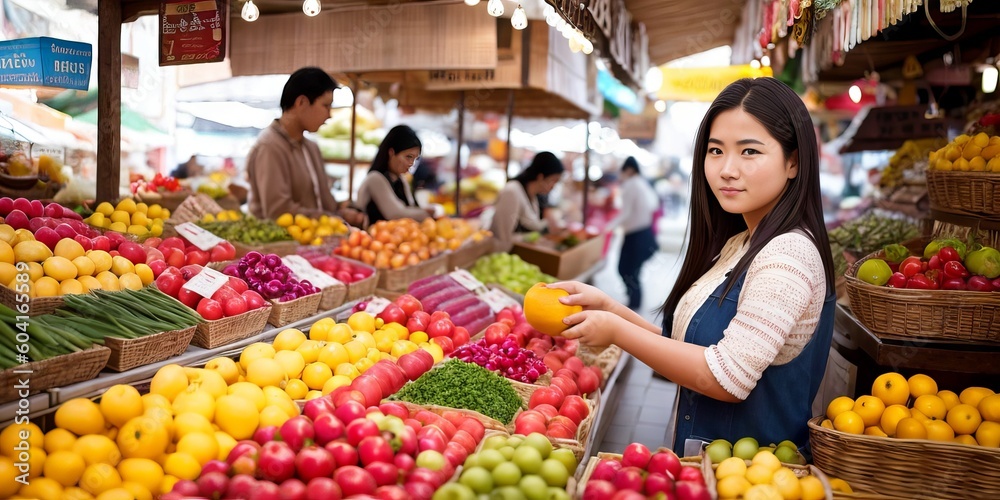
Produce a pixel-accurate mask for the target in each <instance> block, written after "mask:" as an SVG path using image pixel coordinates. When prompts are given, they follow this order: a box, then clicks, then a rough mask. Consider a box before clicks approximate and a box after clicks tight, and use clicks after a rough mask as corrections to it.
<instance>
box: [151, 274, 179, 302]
mask: <svg viewBox="0 0 1000 500" xmlns="http://www.w3.org/2000/svg"><path fill="white" fill-rule="evenodd" d="M182 286H184V279H183V278H181V277H180V276H179V275H176V274H173V273H161V274H160V276H158V277H157V278H156V288H159V289H160V291H161V292H163V293H165V294H167V295H169V296H171V297H174V298H176V297H177V294H178V292H180V290H181V287H182Z"/></svg>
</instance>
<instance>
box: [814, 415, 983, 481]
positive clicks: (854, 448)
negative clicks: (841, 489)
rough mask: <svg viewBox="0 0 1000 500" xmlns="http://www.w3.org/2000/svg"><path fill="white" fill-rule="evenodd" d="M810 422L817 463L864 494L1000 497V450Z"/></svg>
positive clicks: (828, 472) (815, 461)
mask: <svg viewBox="0 0 1000 500" xmlns="http://www.w3.org/2000/svg"><path fill="white" fill-rule="evenodd" d="M823 418H825V417H823V416H819V417H816V418H814V419H812V420H810V421H809V446H810V448H811V449H812V454H813V461H814V463H815V464H816V466H817V467H819V468H820V469H822V470H823V472H826V473H827V474H830V475H832V476H834V477H839V478H841V479H843V480H845V481H847V483H848V484H850V485H851V487H852V488H853V489H854V490H856V491H858V492H863V493H875V494H885V495H893V496H899V497H903V498H1000V474H998V473H997V470H998V469H1000V449H997V448H987V447H984V446H972V445H967V444H959V443H948V442H941V441H929V440H925V439H894V438H886V437H878V436H869V435H866V434H848V433H845V432H840V431H837V430H833V429H827V428H824V427H821V426H820V421H822V419H823Z"/></svg>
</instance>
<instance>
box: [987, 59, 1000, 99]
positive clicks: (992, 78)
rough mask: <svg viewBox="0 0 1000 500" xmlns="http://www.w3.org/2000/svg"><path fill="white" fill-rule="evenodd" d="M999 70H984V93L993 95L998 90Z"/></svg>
mask: <svg viewBox="0 0 1000 500" xmlns="http://www.w3.org/2000/svg"><path fill="white" fill-rule="evenodd" d="M998 73H1000V72H998V70H997V68H996V66H987V67H986V68H985V69H983V93H984V94H992V93H993V92H996V90H997V76H998Z"/></svg>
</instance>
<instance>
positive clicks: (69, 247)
mask: <svg viewBox="0 0 1000 500" xmlns="http://www.w3.org/2000/svg"><path fill="white" fill-rule="evenodd" d="M54 253H55V255H58V256H60V257H63V258H65V259H68V260H71V261H72V260H73V259H75V258H77V257H83V255H84V253H86V252H85V251H84V250H83V245H81V244H80V242H78V241H76V240H74V239H70V238H63V239H61V240H59V241H58V242H57V243H56V248H55V251H54Z"/></svg>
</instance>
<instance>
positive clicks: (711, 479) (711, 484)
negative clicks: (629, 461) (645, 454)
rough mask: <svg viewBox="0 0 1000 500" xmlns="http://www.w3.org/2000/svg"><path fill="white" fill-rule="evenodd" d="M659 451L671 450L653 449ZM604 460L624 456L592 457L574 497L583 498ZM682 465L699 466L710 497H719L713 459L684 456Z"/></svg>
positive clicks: (604, 455) (614, 454)
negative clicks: (713, 470) (595, 472)
mask: <svg viewBox="0 0 1000 500" xmlns="http://www.w3.org/2000/svg"><path fill="white" fill-rule="evenodd" d="M658 451H671V450H668V449H667V448H658V449H656V450H653V452H654V453H655V452H658ZM602 460H615V461H617V462H621V460H622V456H621V454H619V453H604V452H600V453H598V454H597V456H596V457H590V460H589V461H588V462H587V466H586V467H585V468H584V469H583V472H582V473H581V474H580V477H579V480H578V481H577V482H576V486H577V487H576V492H575V495H574V498H582V497H583V492H584V491H585V490H586V488H587V482H589V481H590V476H592V475H593V474H594V469H596V468H597V464H599V463H600V462H601V461H602ZM681 465H682V466H685V467H697V468H699V469H701V474H702V476H704V478H705V487H706V488H707V489H708V494H709V497H711V498H713V499H714V498H719V495H718V494H717V493H716V491H715V474H714V473H713V472H712V461H711V460H709V459H708V457H707V456H704V455H703V456H701V457H684V458H681Z"/></svg>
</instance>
